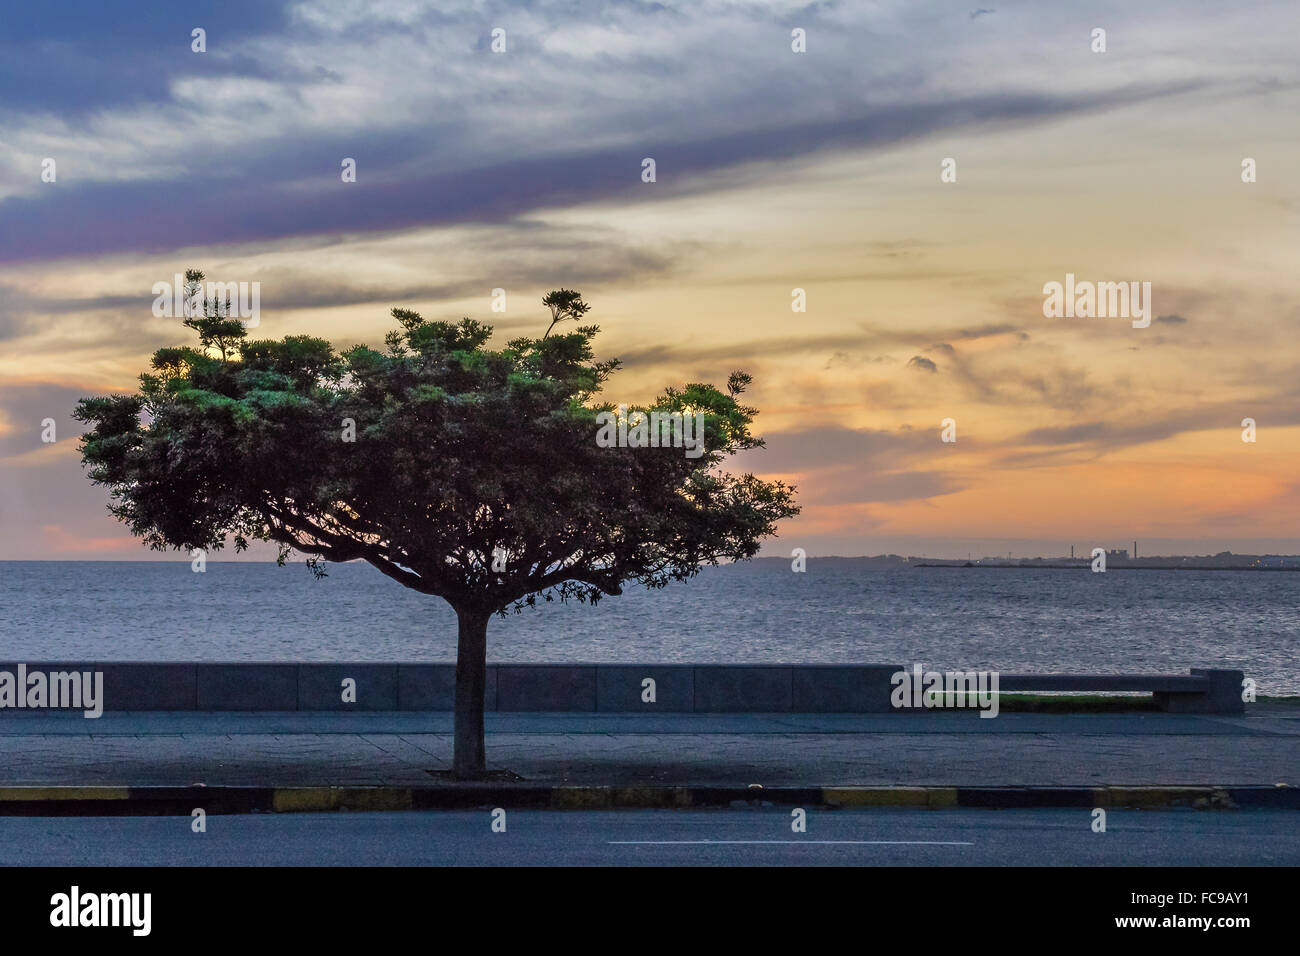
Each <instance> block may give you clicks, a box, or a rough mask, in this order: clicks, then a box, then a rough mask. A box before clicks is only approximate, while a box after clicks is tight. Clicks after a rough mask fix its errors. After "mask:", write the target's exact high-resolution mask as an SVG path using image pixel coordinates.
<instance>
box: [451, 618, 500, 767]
mask: <svg viewBox="0 0 1300 956" xmlns="http://www.w3.org/2000/svg"><path fill="white" fill-rule="evenodd" d="M489 617H491V615H490V614H485V613H483V612H481V611H476V610H460V609H457V611H456V623H457V628H456V630H457V640H456V734H455V737H456V743H455V751H454V756H453V758H452V775H453V776H455V777H456V778H457V779H458V780H472V779H474V778H476V777H482V776H483V775H484V774H485V773H486V772H487V754H486V751H485V749H484V746H483V695H484V693H485V692H486V690H487V626H488V618H489Z"/></svg>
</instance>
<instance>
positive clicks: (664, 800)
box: [610, 787, 691, 807]
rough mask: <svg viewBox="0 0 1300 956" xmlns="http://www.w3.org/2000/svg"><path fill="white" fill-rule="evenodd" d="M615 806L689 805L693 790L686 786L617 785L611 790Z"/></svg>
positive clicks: (611, 802)
mask: <svg viewBox="0 0 1300 956" xmlns="http://www.w3.org/2000/svg"><path fill="white" fill-rule="evenodd" d="M610 804H611V805H612V806H615V807H650V806H653V807H689V806H690V805H691V791H690V790H689V789H687V788H685V787H615V788H614V789H613V790H612V791H611V792H610Z"/></svg>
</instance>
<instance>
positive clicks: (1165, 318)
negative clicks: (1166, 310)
mask: <svg viewBox="0 0 1300 956" xmlns="http://www.w3.org/2000/svg"><path fill="white" fill-rule="evenodd" d="M1156 321H1157V322H1164V323H1167V324H1169V325H1183V324H1185V323H1186V322H1187V319H1186V318H1184V317H1183V316H1181V315H1178V314H1177V313H1175V314H1173V315H1157V316H1156Z"/></svg>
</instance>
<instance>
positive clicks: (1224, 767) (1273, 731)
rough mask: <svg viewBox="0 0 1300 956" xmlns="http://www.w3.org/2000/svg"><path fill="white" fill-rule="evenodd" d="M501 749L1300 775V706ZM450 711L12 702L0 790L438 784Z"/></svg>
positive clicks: (608, 759)
mask: <svg viewBox="0 0 1300 956" xmlns="http://www.w3.org/2000/svg"><path fill="white" fill-rule="evenodd" d="M487 730H488V740H487V747H488V762H489V766H490V767H492V768H494V769H495V768H500V769H506V770H509V771H512V772H513V773H514V774H517V775H518V776H519V777H521V778H523V781H525V782H526V783H527V784H532V785H538V786H561V785H579V786H614V787H628V786H678V787H745V786H748V785H750V784H755V783H757V784H762V785H763V786H765V787H771V786H778V787H852V786H913V787H915V786H939V787H1026V786H1028V787H1049V786H1056V787H1061V786H1064V787H1106V786H1111V787H1150V786H1212V787H1232V786H1260V785H1263V786H1274V785H1277V784H1287V785H1289V786H1291V787H1296V786H1300V709H1297V708H1287V707H1269V706H1266V705H1256V706H1254V707H1252V709H1251V711H1250V713H1248V714H1247V715H1246V716H1241V717H1223V716H1192V715H1175V714H1161V713H1131V714H1127V713H1126V714H1077V715H1049V714H1016V713H1004V714H1002V715H1000V716H999V717H997V718H995V719H991V720H990V719H983V718H980V717H979V716H978V715H977V714H975V713H971V712H952V711H949V712H917V713H905V714H880V715H869V714H856V715H804V714H776V715H750V714H729V715H706V714H679V715H662V716H655V717H650V716H641V715H630V716H622V715H617V714H490V715H488V718H487ZM450 731H451V716H450V715H449V714H441V713H366V714H322V713H314V714H303V713H283V714H232V713H195V712H188V713H110V714H105V715H104V716H103V717H101V718H99V719H97V720H87V719H85V718H83V717H81V716H80V715H79V714H66V713H51V712H9V713H6V714H5V715H4V716H3V717H0V786H3V787H15V786H45V787H90V786H99V787H159V786H162V787H188V786H191V785H194V784H199V783H201V784H204V785H207V786H243V787H341V786H389V787H408V788H409V787H427V786H429V785H431V784H436V783H437V779H436V778H435V777H433V776H431V775H430V773H429V771H431V770H445V769H447V768H448V767H449V766H450V762H451V752H452V739H451V735H450Z"/></svg>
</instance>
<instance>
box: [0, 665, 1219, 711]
mask: <svg viewBox="0 0 1300 956" xmlns="http://www.w3.org/2000/svg"><path fill="white" fill-rule="evenodd" d="M17 667H18V665H17V664H0V671H8V672H10V673H15V672H16V670H17ZM25 667H26V669H27V672H28V673H32V672H37V671H39V672H44V673H46V674H49V673H56V672H57V673H66V672H83V673H84V672H87V671H92V672H93V671H100V672H102V673H103V675H104V690H103V696H104V700H103V709H105V710H109V711H449V710H451V709H452V705H453V700H454V692H455V674H456V668H455V665H454V664H449V663H444V664H414V663H408V664H362V663H354V664H292V663H289V664H281V663H244V664H220V663H213V664H208V663H203V664H198V663H175V664H155V663H80V662H55V663H40V662H25ZM901 669H902V668H901V667H900V666H897V665H888V664H489V665H488V669H487V696H486V701H485V705H486V709H487V710H489V711H494V712H548V711H555V712H578V713H859V714H862V713H888V712H890V711H891V710H892V709H893V708H892V707H891V706H890V692H891V690H892V686H891V683H890V678H891V677H892V675H893V674H895V673H896V672H898V671H899V670H901ZM1241 680H1242V673H1241V671H1234V670H1194V671H1193V672H1192V674H1191V675H1180V676H1161V675H1130V676H1127V677H1125V676H1118V675H1117V676H1110V675H1105V676H1103V675H1003V678H1002V690H1003V692H1009V691H1012V690H1079V691H1084V690H1086V691H1089V692H1099V691H1123V690H1133V691H1146V692H1151V693H1154V694H1155V695H1156V699H1157V700H1160V701H1162V703H1163V704H1164V705H1165V706H1166V709H1170V710H1180V711H1183V712H1211V713H1231V712H1240V710H1241V709H1242V705H1241V702H1240V699H1239V688H1240V686H1241ZM349 682H350V683H349ZM10 706H12V705H10ZM8 712H12V711H10V710H9V709H8V707H6V708H5V709H4V710H0V713H8Z"/></svg>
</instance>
